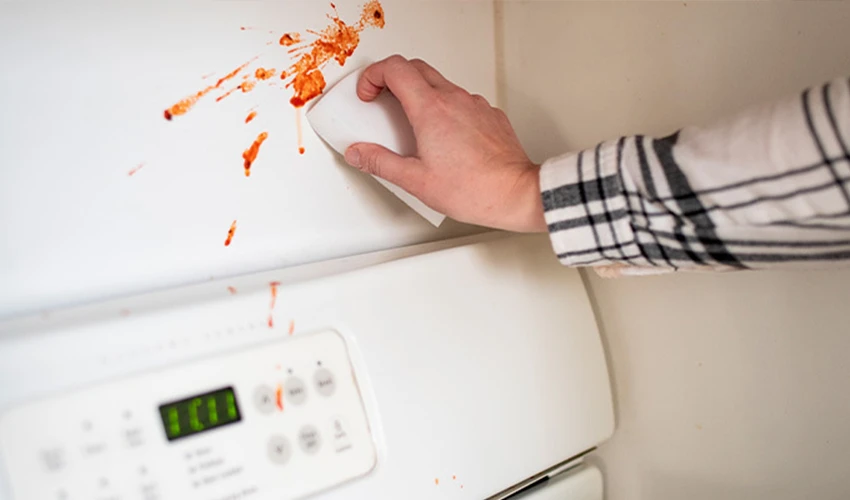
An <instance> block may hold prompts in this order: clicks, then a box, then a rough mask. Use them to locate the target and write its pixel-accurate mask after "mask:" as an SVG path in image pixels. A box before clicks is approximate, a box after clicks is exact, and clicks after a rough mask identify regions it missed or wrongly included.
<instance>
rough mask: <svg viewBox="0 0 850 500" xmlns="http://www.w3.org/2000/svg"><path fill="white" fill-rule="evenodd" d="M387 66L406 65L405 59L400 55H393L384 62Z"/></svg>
mask: <svg viewBox="0 0 850 500" xmlns="http://www.w3.org/2000/svg"><path fill="white" fill-rule="evenodd" d="M384 61H385V62H386V63H387V65H388V66H400V65H402V64H407V59H405V58H404V56H402V55H400V54H393V55H391V56H389V57H388V58H386V59H385V60H384Z"/></svg>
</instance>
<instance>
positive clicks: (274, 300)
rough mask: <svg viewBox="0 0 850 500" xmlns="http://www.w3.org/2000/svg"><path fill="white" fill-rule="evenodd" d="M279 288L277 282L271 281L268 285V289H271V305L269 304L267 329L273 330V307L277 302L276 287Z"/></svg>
mask: <svg viewBox="0 0 850 500" xmlns="http://www.w3.org/2000/svg"><path fill="white" fill-rule="evenodd" d="M279 286H280V282H279V281H272V282H271V283H269V288H270V289H271V294H272V301H271V304H269V321H268V324H269V328H274V306H275V303H276V302H277V287H279Z"/></svg>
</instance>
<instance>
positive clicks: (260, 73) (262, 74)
mask: <svg viewBox="0 0 850 500" xmlns="http://www.w3.org/2000/svg"><path fill="white" fill-rule="evenodd" d="M276 71H277V70H276V69H274V68H269V69H265V68H257V71H255V72H254V78H256V79H257V80H268V79H269V78H271V77H273V76H274V75H275V72H276Z"/></svg>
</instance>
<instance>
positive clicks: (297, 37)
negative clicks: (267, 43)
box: [280, 33, 301, 47]
mask: <svg viewBox="0 0 850 500" xmlns="http://www.w3.org/2000/svg"><path fill="white" fill-rule="evenodd" d="M296 43H301V33H284V34H283V36H282V37H280V44H281V45H283V46H284V47H288V46H290V45H295V44H296Z"/></svg>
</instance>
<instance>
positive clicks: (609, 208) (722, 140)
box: [540, 80, 850, 272]
mask: <svg viewBox="0 0 850 500" xmlns="http://www.w3.org/2000/svg"><path fill="white" fill-rule="evenodd" d="M540 176H541V189H542V192H543V204H544V207H545V212H546V221H547V223H548V226H549V231H550V234H551V238H552V243H553V247H554V248H555V251H556V253H557V254H558V257H559V258H560V259H561V261H562V262H563V263H564V264H568V265H600V264H602V265H604V264H612V263H623V264H625V265H627V266H629V267H631V266H638V267H644V268H645V267H654V268H665V269H676V268H697V269H700V268H702V269H717V270H729V269H744V268H765V267H778V266H793V267H801V266H806V265H820V266H823V265H825V264H829V263H831V262H835V261H839V260H850V84H848V81H847V80H836V81H834V82H832V83H828V84H826V85H823V86H821V87H817V88H812V89H810V90H806V91H805V92H803V93H802V95H799V96H794V97H792V98H789V99H785V100H783V101H780V102H777V103H775V104H771V105H768V106H763V107H760V108H753V109H750V110H747V111H745V112H743V113H740V114H738V115H737V116H734V117H732V118H730V119H727V120H725V121H722V122H719V123H717V124H714V125H712V126H708V127H688V128H685V129H682V130H681V131H679V132H677V133H676V134H674V135H672V136H669V137H665V138H661V139H655V138H650V137H642V136H636V137H624V138H621V139H619V140H615V141H610V142H605V143H602V144H600V145H599V146H597V147H596V148H594V149H590V150H587V151H582V152H579V153H576V154H569V155H565V156H562V157H560V158H555V159H552V160H549V161H547V162H546V163H545V164H544V165H543V167H542V170H541V174H540ZM623 270H624V271H626V272H629V271H630V269H629V268H628V267H625V268H623ZM633 271H637V270H633Z"/></svg>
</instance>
